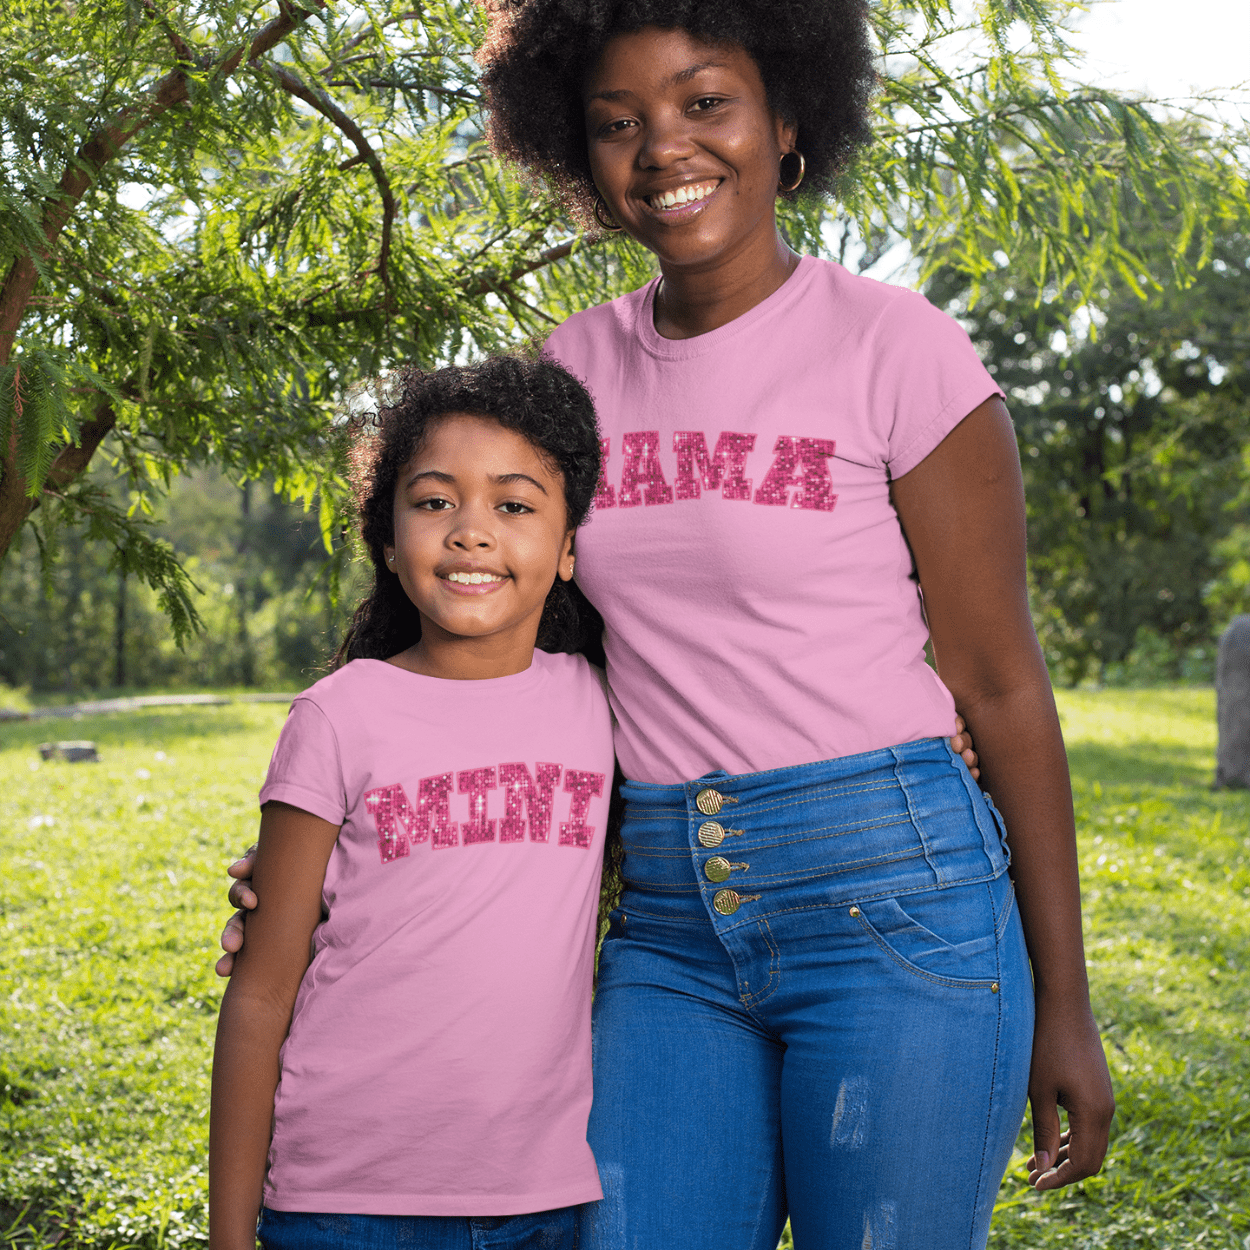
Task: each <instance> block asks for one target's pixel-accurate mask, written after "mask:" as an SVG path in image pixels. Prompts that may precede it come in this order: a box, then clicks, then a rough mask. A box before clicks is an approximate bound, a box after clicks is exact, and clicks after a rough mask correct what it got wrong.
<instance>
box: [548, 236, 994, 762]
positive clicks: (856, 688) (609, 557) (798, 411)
mask: <svg viewBox="0 0 1250 1250" xmlns="http://www.w3.org/2000/svg"><path fill="white" fill-rule="evenodd" d="M657 281H658V280H657ZM656 286H657V282H651V283H648V284H647V285H646V286H644V287H642V288H641V289H640V290H638V291H634V292H632V293H631V294H629V295H626V296H624V297H622V298H621V299H618V300H614V301H613V302H612V303H610V304H604V305H601V306H599V307H597V308H592V309H589V310H588V311H586V312H583V313H578V314H576V315H575V316H573V317H570V318H569V320H568V321H566V322H565V323H564V324H563V325H562V326H560V327H559V328H558V329H557V330H556V331H555V332H554V333H553V334H552V335H551V337H550V338H549V339H548V340H547V351H548V352H549V353H550V354H551V355H552V356H554V357H555V359H557V360H558V361H560V362H561V363H562V364H564V365H565V366H566V367H567V368H568V369H569V370H570V371H571V372H573V373H574V374H576V375H577V376H578V377H579V378H582V379H583V380H584V381H585V382H586V385H587V387H588V388H589V390H590V392H591V394H592V395H593V397H594V400H595V405H596V408H597V409H598V413H599V421H600V426H601V429H602V432H603V434H604V439H603V449H604V475H603V479H602V481H601V483H600V489H599V493H598V495H597V497H596V501H595V509H594V513H593V515H592V516H591V519H590V521H589V523H588V524H587V525H585V526H584V527H583V528H582V529H581V530H580V531H579V532H578V536H577V555H578V558H577V578H578V582H579V584H580V585H581V586H582V588H583V589H584V590H585V592H586V594H587V596H588V597H589V598H590V600H591V602H592V603H594V604H595V606H596V607H597V608H598V609H599V610H600V612H602V614H603V616H604V619H605V621H606V631H605V637H604V643H605V649H606V652H607V661H608V681H609V685H610V687H611V697H612V704H613V711H614V712H615V714H616V718H617V721H618V730H617V737H616V744H617V755H618V758H619V759H620V762H621V767H622V768H623V769H624V771H625V774H626V776H628V777H630V778H633V779H634V780H637V781H648V782H657V783H674V782H680V781H684V780H688V779H691V778H695V777H700V776H702V775H703V774H704V773H707V772H710V771H712V770H715V769H724V770H726V771H727V772H730V773H748V772H758V771H763V770H765V769H772V768H784V767H788V766H791V765H796V764H806V763H811V762H813V761H816V760H823V759H832V758H835V757H838V756H844V755H853V754H856V753H858V752H861V751H870V750H875V749H877V748H881V747H887V746H891V745H894V744H896V743H902V742H911V741H915V740H917V739H920V738H926V737H934V736H945V735H949V734H952V733H953V732H954V727H955V711H954V704H953V701H952V699H951V696H950V694H949V692H948V691H947V690H946V688H945V687H944V686H943V685H942V683H941V682H940V681H939V680H938V677H937V675H936V674H935V673H934V671H933V670H932V669H931V668H930V667H929V666H928V665H927V664H926V663H925V659H924V645H925V641H926V639H927V637H928V631H927V630H926V628H925V622H924V616H923V612H922V610H921V602H920V594H919V588H918V585H917V582H916V579H915V576H914V569H913V564H912V559H911V554H910V552H909V550H908V547H907V543H906V541H905V540H904V538H903V533H902V529H901V527H900V525H899V519H898V514H897V513H896V512H895V510H894V507H893V505H892V504H891V502H890V493H889V488H890V481H891V479H892V478H897V477H901V476H902V475H903V474H904V473H907V472H908V471H909V470H910V469H913V468H915V467H916V465H917V464H919V463H920V461H921V460H923V459H924V458H925V456H927V455H928V454H929V453H930V452H931V451H932V450H933V449H934V448H935V447H936V446H937V445H938V444H939V443H940V442H941V441H942V439H943V438H945V437H946V435H947V434H949V433H950V431H951V430H952V429H954V427H955V426H956V425H957V424H958V423H959V422H960V421H961V420H962V419H963V418H964V417H965V416H967V415H968V413H970V412H971V411H972V410H973V409H974V408H976V407H977V406H978V405H979V404H981V403H982V402H984V401H985V400H986V399H988V398H989V397H990V396H992V395H999V394H1002V392H1001V391H1000V390H999V388H998V386H997V385H996V384H995V382H994V380H993V379H992V378H991V377H990V375H989V374H988V372H987V371H986V369H985V368H984V366H983V365H982V364H981V362H980V360H979V359H978V358H977V355H976V352H975V350H974V349H973V347H972V344H971V342H970V341H969V339H968V336H967V334H965V332H964V331H963V329H962V328H961V327H960V326H959V325H958V324H957V323H956V322H955V321H953V320H952V319H951V318H950V317H948V316H946V315H945V314H944V313H941V312H939V311H938V310H937V309H935V308H934V307H933V306H932V305H931V304H930V303H929V302H928V301H927V300H926V299H925V298H924V297H923V296H921V295H918V294H916V293H915V292H912V291H908V290H904V289H903V288H901V287H893V286H887V285H885V284H883V283H880V282H875V281H873V280H871V279H868V278H862V277H857V276H855V275H852V274H850V273H849V272H847V270H845V269H844V268H842V267H841V266H840V265H836V264H833V263H832V262H829V261H824V260H818V259H815V258H813V257H810V256H807V257H804V258H803V259H802V260H801V261H800V262H799V265H798V268H797V269H796V270H795V271H794V273H793V274H792V275H791V276H790V278H789V279H788V280H787V281H786V282H785V283H784V284H783V285H782V286H781V287H780V288H779V289H778V290H777V291H775V292H774V293H773V294H772V295H771V296H769V298H768V299H766V300H764V301H763V302H762V303H760V304H758V305H756V307H755V308H753V309H751V311H750V312H748V313H746V314H745V315H744V316H742V317H739V318H738V319H737V320H735V321H732V322H730V323H729V324H728V325H724V326H721V327H720V328H719V329H716V330H713V331H711V332H710V333H708V334H702V335H699V336H698V337H696V338H691V339H683V340H670V339H665V338H661V337H660V335H659V334H657V333H656V330H655V326H654V323H653V320H652V309H653V303H654V298H655V292H656ZM951 508H952V512H953V513H957V512H958V509H959V501H958V500H952V501H951ZM956 530H957V527H956Z"/></svg>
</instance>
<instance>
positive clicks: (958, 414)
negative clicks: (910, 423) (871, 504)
mask: <svg viewBox="0 0 1250 1250" xmlns="http://www.w3.org/2000/svg"><path fill="white" fill-rule="evenodd" d="M995 395H998V396H1000V397H1001V398H1003V399H1006V395H1004V394H1003V388H1002V387H1001V386H999V385H998V383H997V382H995V381H994V380H993V378H991V377H990V376H989V375H988V374H987V375H986V376H985V377H984V378H978V379H977V380H976V381H975V382H969V383H968V384H967V385H966V386H962V387H960V389H959V390H958V391H956V392H955V394H954V395H953V396H952V397H951V399H949V400H948V401H947V402H946V404H944V405H943V407H942V410H941V412H939V413H937V414H936V415H935V416H934V418H933V420H932V421H929V422H928V423H927V424H926V425H925V427H924V429H922V430H919V431H918V432H917V433H916V436H915V437H914V438H913V439H912V440H911V442H909V443H908V444H907V446H906V447H904V448H903V449H902V451H900V452H899V454H898V455H897V456H895V457H894V459H893V460H891V461H890V462H889V470H890V478H891V480H897V479H898V478H900V477H902V476H903V475H904V474H906V473H910V472H911V471H912V469H914V468H915V467H916V466H917V465H918V464H919V463H920V462H921V461H922V460H925V459H927V458H928V457H929V456H930V455H932V454H933V452H935V451H936V450H937V449H938V447H939V446H941V444H942V442H943V441H944V440H945V439H946V436H947V435H948V434H950V433H952V432H953V430H954V429H955V427H956V426H957V425H958V424H959V423H960V422H961V421H962V420H963V419H964V418H965V417H968V416H971V414H972V413H974V412H975V411H976V410H977V409H978V408H979V407H980V406H981V405H982V404H983V403H985V402H986V400H989V399H993V398H994V396H995ZM974 396H975V397H976V402H975V403H974V402H973V397H974ZM952 418H954V419H953V420H952ZM934 430H940V431H941V433H940V434H939V435H938V437H937V438H936V439H935V438H934V437H933V432H934Z"/></svg>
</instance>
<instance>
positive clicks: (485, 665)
mask: <svg viewBox="0 0 1250 1250" xmlns="http://www.w3.org/2000/svg"><path fill="white" fill-rule="evenodd" d="M423 625H424V627H425V630H426V632H425V633H423V634H422V636H421V639H420V640H419V641H418V642H416V643H414V644H413V645H412V646H411V647H409V648H408V649H407V650H406V651H401V652H400V653H399V654H398V655H393V656H391V657H390V659H389V660H387V663H388V664H394V665H395V667H396V668H402V669H407V671H408V672H410V673H420V674H421V676H423V677H438V678H441V679H442V680H444V681H490V680H491V679H493V678H495V677H512V676H514V675H515V674H517V673H523V672H525V671H526V669H528V668H529V667H530V665H531V664H533V662H534V646H533V643H531V644H530V645H529V647H528V648H526V647H517V646H513V645H508V644H502V645H501V644H500V643H498V642H497V641H495V640H494V639H489V638H437V637H435V638H431V637H429V636H428V635H429V634H430V633H432V632H433V631H432V630H431V629H430V626H429V622H423Z"/></svg>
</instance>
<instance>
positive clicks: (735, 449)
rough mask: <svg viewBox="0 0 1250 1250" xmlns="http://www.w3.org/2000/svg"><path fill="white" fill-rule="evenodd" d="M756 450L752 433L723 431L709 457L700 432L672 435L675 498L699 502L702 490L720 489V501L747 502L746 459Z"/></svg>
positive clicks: (748, 490)
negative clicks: (675, 458) (675, 477)
mask: <svg viewBox="0 0 1250 1250" xmlns="http://www.w3.org/2000/svg"><path fill="white" fill-rule="evenodd" d="M754 447H755V435H754V434H735V433H733V431H731V430H724V431H722V433H721V435H720V437H719V438H718V439H717V440H716V450H715V451H714V452H713V453H712V456H711V458H710V459H709V458H708V454H707V439H706V438H704V436H703V431H702V430H678V431H677V432H676V433H675V434H674V435H673V450H674V451H675V452H676V453H677V481H676V483H675V485H674V490H675V491H676V493H677V498H678V499H698V498H699V495H700V484H701V485H702V489H705V490H715V489H716V488H717V487H720V492H721V498H722V499H750V498H751V479H750V478H749V477H744V476H743V474H742V470H743V468H744V467H745V466H746V460H747V456H748V455H749V454H750V453H751V451H752V449H753V448H754Z"/></svg>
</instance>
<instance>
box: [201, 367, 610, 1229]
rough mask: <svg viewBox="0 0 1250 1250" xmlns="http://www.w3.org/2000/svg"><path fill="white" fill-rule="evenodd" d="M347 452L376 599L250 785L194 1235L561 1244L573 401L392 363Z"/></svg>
mask: <svg viewBox="0 0 1250 1250" xmlns="http://www.w3.org/2000/svg"><path fill="white" fill-rule="evenodd" d="M355 461H356V466H355V467H356V473H355V486H356V492H357V498H358V503H359V507H360V515H361V534H362V537H363V540H364V543H365V545H366V547H367V549H368V552H369V557H370V559H371V561H372V563H373V569H374V582H373V588H372V590H371V592H370V594H369V596H368V597H367V598H366V599H365V601H364V602H363V603H362V604H361V605H360V607H359V608H358V609H357V611H356V614H355V617H354V621H353V625H352V628H351V630H350V632H349V634H348V637H347V638H346V640H345V641H344V643H343V645H342V647H341V649H340V652H339V662H340V664H341V665H342V666H341V667H339V668H338V669H337V671H335V672H333V673H332V674H331V675H330V676H328V677H326V678H324V679H322V680H321V681H319V682H317V683H316V685H314V686H313V687H311V689H309V690H307V691H305V693H304V694H302V695H301V696H300V697H299V698H298V699H296V701H295V703H294V704H293V705H292V708H291V713H290V716H289V717H288V719H287V722H286V725H285V727H284V728H283V731H282V735H281V737H280V738H279V741H278V745H277V747H276V749H275V751H274V755H273V761H272V763H271V764H270V768H269V775H268V778H267V780H266V782H265V784H264V787H263V788H262V790H261V794H260V798H261V804H262V816H261V831H260V847H259V852H258V855H257V860H256V881H257V886H258V889H259V890H260V891H261V892H262V893H263V896H264V900H265V901H264V905H263V906H262V907H260V908H258V909H257V911H256V914H255V917H254V918H253V921H252V926H251V928H250V929H249V932H248V944H247V951H246V953H245V954H243V955H242V956H241V958H240V960H239V964H238V967H237V970H236V973H235V976H234V978H233V980H232V982H231V984H230V987H229V989H228V991H227V993H226V995H225V998H224V1000H223V1002H222V1008H221V1016H220V1021H219V1024H218V1031H217V1049H216V1056H215V1060H214V1066H213V1102H212V1128H211V1142H210V1203H211V1205H210V1211H211V1215H210V1241H211V1245H212V1248H213V1250H253V1247H254V1246H255V1241H256V1237H257V1235H259V1237H260V1239H261V1241H262V1242H263V1243H264V1245H265V1246H266V1247H267V1248H269V1250H315V1248H316V1247H319V1246H326V1247H330V1246H334V1247H345V1246H346V1247H351V1246H360V1247H366V1246H367V1247H370V1248H371V1250H373V1248H375V1247H376V1248H377V1250H386V1248H387V1247H392V1246H398V1245H400V1244H402V1245H404V1246H406V1247H413V1248H414V1250H462V1248H463V1250H469V1248H470V1247H479V1246H490V1247H500V1248H505V1247H506V1248H512V1247H517V1248H519V1247H531V1246H533V1247H538V1246H543V1247H554V1246H561V1247H567V1248H568V1250H571V1248H572V1247H573V1245H574V1239H575V1230H576V1210H575V1207H576V1204H579V1203H583V1202H587V1201H590V1200H592V1199H596V1198H598V1197H599V1196H600V1192H601V1191H600V1188H599V1183H598V1178H597V1174H596V1170H595V1162H594V1159H593V1156H592V1155H591V1152H590V1149H589V1147H588V1146H587V1144H586V1119H587V1115H588V1112H589V1109H590V1101H591V1086H590V1020H589V1004H590V982H591V972H592V966H593V956H594V921H595V915H596V904H597V898H598V889H599V870H600V865H601V862H602V844H603V835H604V829H605V824H606V815H607V806H608V790H609V787H610V784H611V778H612V771H613V765H612V743H611V724H610V716H609V712H608V708H607V703H606V699H605V696H604V693H603V690H602V688H601V685H600V683H599V681H598V680H597V679H596V676H595V674H594V672H593V670H592V669H591V668H590V667H589V665H588V664H587V663H586V661H585V659H584V658H583V657H581V656H573V655H567V654H558V652H560V651H562V650H567V649H569V647H570V644H571V643H573V642H574V641H575V635H576V632H577V624H578V620H577V614H576V609H575V608H574V607H573V604H572V601H571V600H570V598H569V597H568V592H567V589H566V583H567V582H568V581H569V579H570V578H571V577H572V575H573V564H574V558H573V550H572V548H573V534H574V531H575V530H576V528H577V526H578V525H579V524H580V523H581V522H582V521H583V520H584V519H585V517H586V514H587V511H588V509H589V507H590V502H591V496H592V494H593V492H594V489H595V483H596V480H597V477H598V473H599V446H598V435H597V430H596V425H595V417H594V410H593V407H592V405H591V403H590V400H589V398H588V396H587V395H586V393H585V391H584V390H583V389H582V388H581V387H580V386H579V385H578V384H577V383H576V382H575V381H574V380H573V379H572V378H571V377H570V376H569V375H568V374H567V373H565V372H564V370H563V369H561V368H560V367H559V366H557V365H554V364H552V363H550V362H549V361H541V360H540V361H523V360H519V359H511V358H504V359H494V360H490V361H487V362H486V363H484V364H481V365H477V366H474V367H471V368H460V369H444V370H442V371H440V372H438V373H434V374H430V375H421V374H419V373H416V372H412V373H409V374H408V375H407V376H406V378H405V379H404V382H403V387H402V395H401V397H400V398H399V400H398V401H397V402H396V403H395V404H394V405H393V406H392V407H389V408H384V409H383V410H382V412H381V414H380V417H379V420H378V426H377V429H376V431H375V432H371V433H370V434H369V435H368V436H367V437H361V438H359V439H358V441H357V446H356V448H355ZM536 640H538V641H539V642H540V644H541V645H542V646H543V647H544V648H546V650H544V651H539V652H535V650H534V647H535V642H536ZM549 652H557V653H556V654H550V653H549ZM271 1126H272V1137H271ZM266 1157H268V1169H267V1170H266ZM262 1201H263V1204H264V1209H263V1212H262V1211H261V1205H262ZM258 1213H260V1215H261V1219H260V1227H259V1234H258V1230H257V1215H258Z"/></svg>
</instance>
